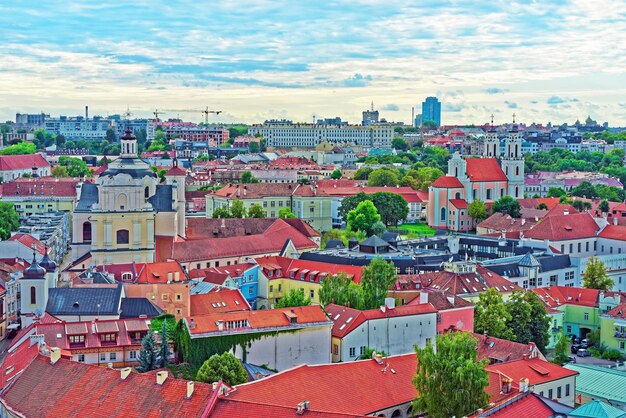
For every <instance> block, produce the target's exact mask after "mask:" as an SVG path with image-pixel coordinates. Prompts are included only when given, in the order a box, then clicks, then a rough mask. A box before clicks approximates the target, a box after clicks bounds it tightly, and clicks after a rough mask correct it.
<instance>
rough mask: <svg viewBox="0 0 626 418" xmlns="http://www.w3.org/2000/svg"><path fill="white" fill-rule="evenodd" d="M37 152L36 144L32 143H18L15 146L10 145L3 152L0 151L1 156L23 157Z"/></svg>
mask: <svg viewBox="0 0 626 418" xmlns="http://www.w3.org/2000/svg"><path fill="white" fill-rule="evenodd" d="M35 152H37V147H35V144H33V143H30V142H18V143H17V144H15V145H9V146H8V147H6V148H5V149H3V150H0V155H23V154H34V153H35Z"/></svg>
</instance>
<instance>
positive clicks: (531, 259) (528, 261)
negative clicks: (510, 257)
mask: <svg viewBox="0 0 626 418" xmlns="http://www.w3.org/2000/svg"><path fill="white" fill-rule="evenodd" d="M518 264H519V265H520V266H522V267H539V266H540V265H541V263H539V261H537V258H535V256H534V255H532V254H531V253H529V252H528V253H526V255H524V257H522V259H521V260H520V261H519V263H518Z"/></svg>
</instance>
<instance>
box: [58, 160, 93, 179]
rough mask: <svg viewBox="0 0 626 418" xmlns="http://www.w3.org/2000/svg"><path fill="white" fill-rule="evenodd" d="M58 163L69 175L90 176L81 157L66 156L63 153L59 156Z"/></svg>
mask: <svg viewBox="0 0 626 418" xmlns="http://www.w3.org/2000/svg"><path fill="white" fill-rule="evenodd" d="M59 165H60V166H63V167H65V168H66V169H67V174H68V175H69V176H70V177H90V176H91V171H90V170H89V167H87V164H86V163H85V162H84V161H83V160H82V159H81V158H76V157H67V156H65V155H63V156H61V157H59Z"/></svg>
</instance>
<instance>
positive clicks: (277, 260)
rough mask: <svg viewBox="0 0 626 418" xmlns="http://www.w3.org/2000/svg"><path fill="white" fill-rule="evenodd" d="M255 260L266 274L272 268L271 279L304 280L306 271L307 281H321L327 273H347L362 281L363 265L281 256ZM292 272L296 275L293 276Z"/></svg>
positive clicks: (355, 279) (353, 279)
mask: <svg viewBox="0 0 626 418" xmlns="http://www.w3.org/2000/svg"><path fill="white" fill-rule="evenodd" d="M255 261H256V263H257V264H258V265H259V267H260V268H262V269H263V270H264V273H265V275H266V276H268V274H267V273H268V272H269V271H270V270H271V271H272V275H271V276H268V278H269V279H270V280H272V279H279V278H282V279H293V280H303V279H301V278H300V274H302V273H305V278H304V280H305V281H307V282H313V283H319V282H320V279H322V278H323V277H324V276H325V275H330V276H334V275H336V274H339V273H345V274H346V275H347V276H348V277H350V278H351V279H352V281H353V282H355V283H360V282H361V276H362V275H363V267H361V266H349V265H340V264H333V263H323V262H320V261H308V260H300V259H297V258H289V257H281V256H269V257H260V258H257V259H255ZM278 270H280V272H279V271H278ZM292 273H293V276H294V277H291V276H292Z"/></svg>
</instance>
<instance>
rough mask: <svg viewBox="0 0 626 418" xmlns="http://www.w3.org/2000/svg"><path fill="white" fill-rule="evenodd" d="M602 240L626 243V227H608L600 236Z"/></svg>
mask: <svg viewBox="0 0 626 418" xmlns="http://www.w3.org/2000/svg"><path fill="white" fill-rule="evenodd" d="M598 236H599V237H600V238H606V239H615V240H619V241H626V226H622V225H607V226H605V227H604V229H603V230H602V232H600V234H599V235H598Z"/></svg>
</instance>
